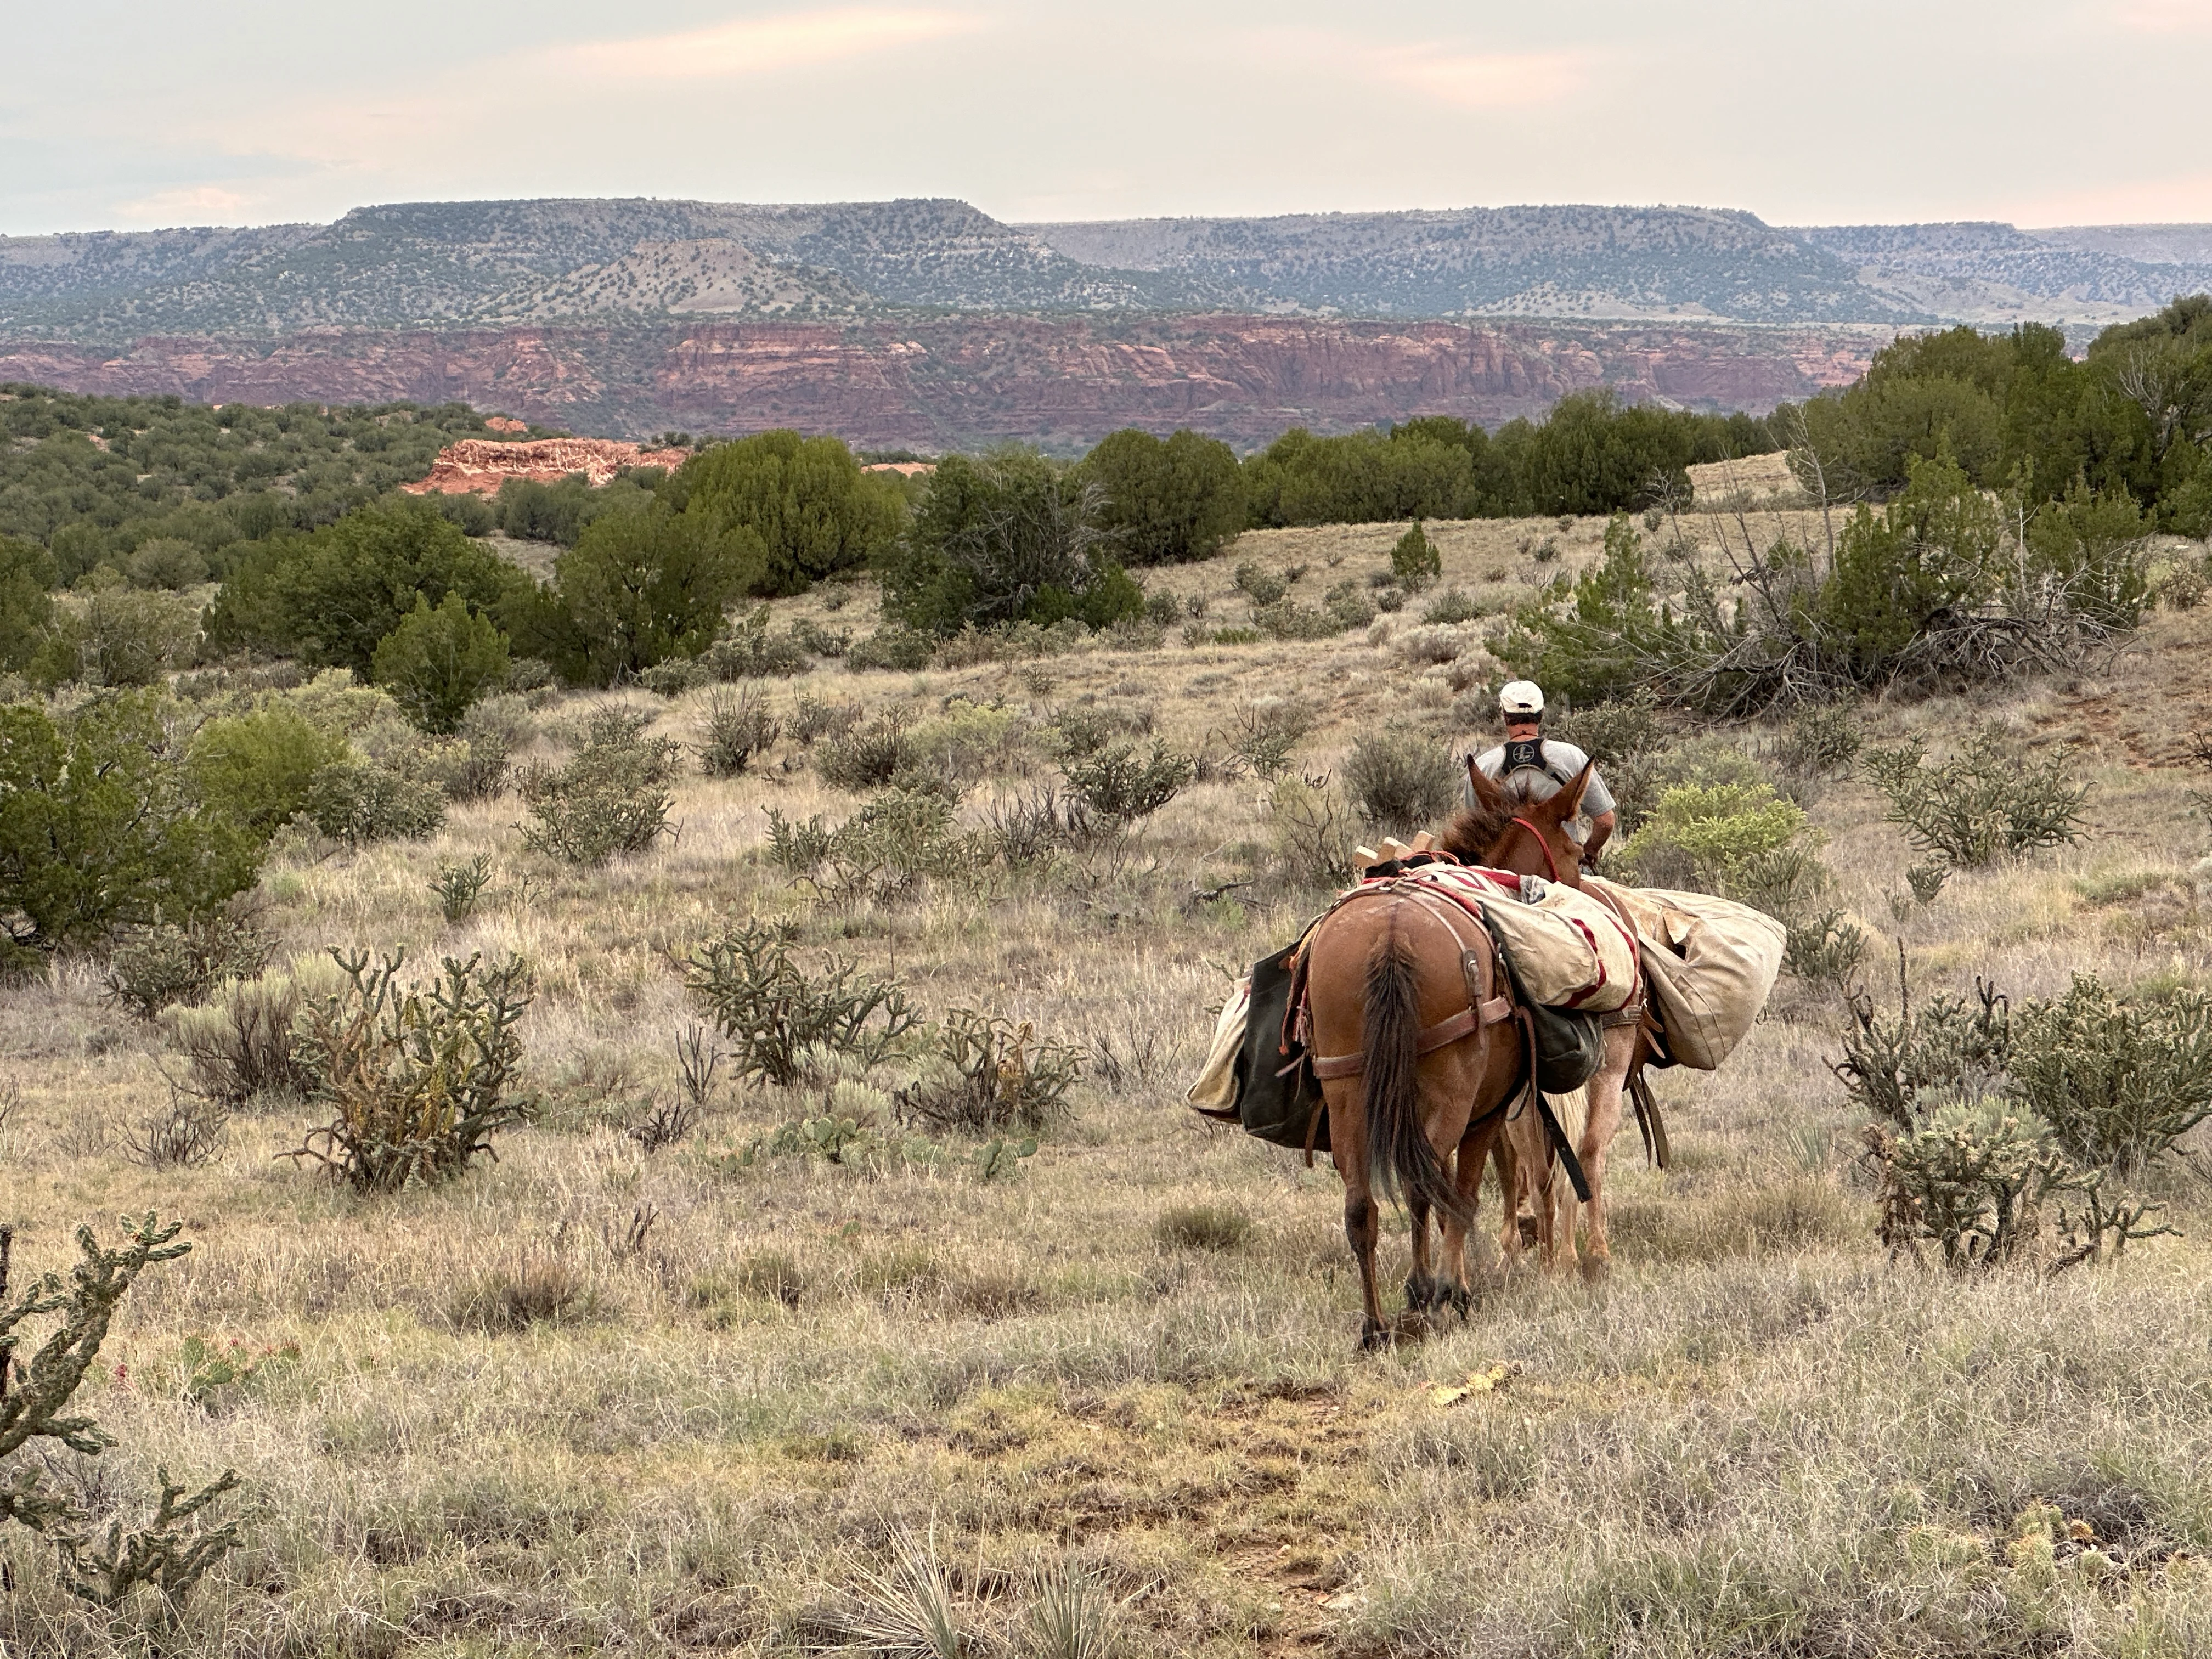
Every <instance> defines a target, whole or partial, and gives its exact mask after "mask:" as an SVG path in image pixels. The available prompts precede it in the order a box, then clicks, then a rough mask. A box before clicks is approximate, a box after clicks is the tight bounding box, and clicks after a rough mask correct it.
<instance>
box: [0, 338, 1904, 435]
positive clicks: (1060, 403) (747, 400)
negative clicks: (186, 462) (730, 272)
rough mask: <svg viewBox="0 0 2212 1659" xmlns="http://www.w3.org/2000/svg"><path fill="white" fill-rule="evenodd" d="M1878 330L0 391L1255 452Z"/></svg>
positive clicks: (143, 367) (710, 348)
mask: <svg viewBox="0 0 2212 1659" xmlns="http://www.w3.org/2000/svg"><path fill="white" fill-rule="evenodd" d="M1885 337H1886V336H1885V335H1883V334H1881V333H1879V332H1875V331H1866V330H1857V329H1841V328H1826V329H1814V328H1803V329H1756V328H1744V327H1722V326H1699V325H1679V324H1570V323H1557V324H1554V323H1546V322H1527V323H1522V322H1517V321H1513V322H1499V323H1494V324H1484V325H1480V326H1462V325H1458V324H1452V323H1379V322H1349V321H1335V320H1316V319H1290V318H1258V317H1164V318H1149V319H1136V320H1121V319H1090V318H1064V317H1052V318H1038V317H994V318H983V317H960V318H952V319H942V320H933V321H927V322H912V323H906V324H897V323H869V324H863V325H852V326H838V325H816V324H805V323H702V324H696V325H678V324H672V323H671V324H654V325H637V326H634V327H622V328H617V327H599V328H586V327H552V326H544V327H537V326H533V327H527V328H508V329H485V330H461V331H453V332H450V333H439V332H431V331H415V332H406V333H373V332H366V331H320V332H307V333H301V334H296V335H293V336H289V337H286V338H284V339H283V340H281V341H279V342H277V343H275V344H273V345H265V344H258V343H246V342H239V341H216V340H206V339H178V338H165V337H149V338H146V339H142V340H140V341H137V343H134V344H133V345H131V347H130V348H128V349H125V350H123V351H120V352H114V353H110V352H104V351H100V350H98V349H92V348H87V347H81V346H75V345H48V344H40V343H13V344H9V343H0V380H31V381H36V382H40V383H42V384H45V385H49V386H62V387H64V388H66V389H69V390H72V391H79V392H112V393H155V392H175V393H178V394H179V395H181V396H184V397H187V398H195V399H198V400H202V401H206V402H213V403H231V402H244V403H258V404H276V403H285V402H290V401H293V400H295V399H312V400H313V401H316V402H329V403H337V402H356V401H383V400H392V399H400V398H410V399H413V400H416V401H417V402H422V403H443V402H446V401H447V400H449V399H455V398H458V399H462V400H465V401H466V402H469V403H472V404H477V405H478V406H480V407H485V408H497V409H504V410H512V411H513V412H515V413H517V414H520V415H523V416H527V417H528V418H530V419H531V420H532V421H538V422H545V423H547V424H552V425H558V426H564V427H567V428H570V429H571V430H575V431H582V432H594V433H605V434H610V435H614V434H622V433H637V432H646V431H653V430H656V429H659V428H664V427H669V426H680V427H685V428H690V429H691V430H693V431H700V432H708V433H720V434H734V433H739V432H748V431H758V430H762V429H763V428H769V427H778V426H789V427H797V428H801V429H802V430H810V431H827V432H836V433H839V434H842V435H844V436H845V437H847V438H848V439H850V440H852V441H854V442H856V443H861V444H866V445H871V446H878V445H879V446H884V447H890V446H895V445H896V446H914V447H931V448H933V447H950V446H953V445H959V444H972V443H978V442H988V441H996V440H1003V439H1009V438H1012V439H1024V440H1030V441H1038V442H1043V443H1049V444H1060V445H1073V444H1087V443H1090V442H1092V441H1095V440H1097V438H1099V437H1101V436H1103V435H1104V434H1105V433H1107V432H1109V431H1112V430H1113V429H1114V428H1117V427H1122V426H1145V427H1152V428H1158V429H1163V430H1164V429H1165V428H1170V427H1174V426H1178V425H1189V426H1197V427H1200V428H1204V429H1206V430H1207V431H1209V432H1212V433H1215V434H1217V435H1220V436H1222V437H1225V438H1227V439H1230V440H1231V441H1234V442H1237V443H1243V444H1250V443H1258V442H1263V441H1267V440H1268V439H1271V438H1273V436H1274V435H1276V434H1278V433H1279V432H1280V431H1281V430H1282V429H1283V428H1285V427H1287V426H1293V425H1305V426H1310V427H1313V428H1316V429H1319V430H1332V429H1334V430H1342V429H1345V428H1352V427H1358V426H1365V425H1369V424H1371V423H1373V422H1377V421H1383V420H1403V419H1406V418H1407V417H1409V416H1415V415H1430V414H1449V415H1458V416H1463V417H1466V418H1468V419H1473V420H1478V421H1483V422H1491V423H1495V422H1498V421H1502V420H1506V419H1510V418H1511V417H1512V416H1516V415H1536V414H1541V412H1542V411H1543V410H1545V409H1546V408H1547V407H1548V406H1549V405H1550V404H1552V403H1553V402H1554V401H1555V400H1557V399H1558V398H1559V397H1561V396H1562V395H1564V394H1565V393H1567V392H1575V391H1580V390H1583V389H1585V388H1588V387H1592V386H1612V387H1613V388H1614V389H1615V390H1616V391H1618V392H1620V395H1621V396H1622V397H1624V398H1630V399H1647V398H1663V399H1667V400H1669V401H1673V402H1678V403H1683V404H1692V405H1700V406H1710V407H1719V408H1725V409H1750V410H1765V409H1768V408H1771V407H1772V406H1773V405H1774V404H1776V403H1777V402H1778V401H1781V400H1783V399H1784V398H1803V397H1806V396H1808V395H1809V394H1811V393H1812V392H1817V391H1819V390H1820V388H1821V387H1823V386H1834V385H1838V384H1843V383H1846V382H1848V381H1850V380H1852V379H1854V378H1856V377H1857V374H1859V373H1860V372H1861V371H1862V370H1863V368H1865V366H1866V363H1867V361H1868V358H1869V356H1871V354H1872V352H1873V351H1874V349H1875V347H1876V346H1878V345H1879V344H1881V343H1882V340H1883V339H1884V338H1885Z"/></svg>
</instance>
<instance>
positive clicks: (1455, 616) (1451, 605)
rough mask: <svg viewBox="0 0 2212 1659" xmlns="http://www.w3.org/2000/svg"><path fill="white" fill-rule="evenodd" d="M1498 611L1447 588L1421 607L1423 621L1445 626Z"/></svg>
mask: <svg viewBox="0 0 2212 1659" xmlns="http://www.w3.org/2000/svg"><path fill="white" fill-rule="evenodd" d="M1498 609H1499V607H1498V605H1492V604H1491V603H1489V602H1488V601H1486V600H1485V599H1481V598H1480V597H1478V596H1477V595H1475V594H1473V593H1469V592H1466V591H1465V590H1464V589H1462V588H1457V587H1447V588H1446V589H1444V591H1443V592H1441V593H1439V594H1437V596H1436V598H1434V599H1431V600H1430V601H1429V602H1428V603H1427V604H1426V605H1423V606H1422V607H1421V620H1422V621H1423V622H1425V623H1438V624H1444V625H1449V624H1451V623H1470V622H1480V621H1481V620H1482V619H1483V618H1484V617H1488V616H1494V615H1495V614H1496V613H1497V612H1498ZM1568 741H1571V739H1568Z"/></svg>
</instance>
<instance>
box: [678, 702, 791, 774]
mask: <svg viewBox="0 0 2212 1659" xmlns="http://www.w3.org/2000/svg"><path fill="white" fill-rule="evenodd" d="M698 730H699V741H698V742H697V743H696V744H693V745H692V746H693V748H694V750H696V752H697V754H698V757H699V769H700V770H701V771H702V772H704V773H705V774H706V775H708V777H710V778H734V777H738V776H741V775H743V774H744V769H745V768H746V767H748V766H750V765H751V764H752V760H753V757H754V756H756V755H763V754H766V753H767V752H768V750H769V749H770V748H771V747H773V746H774V744H775V740H776V738H777V736H778V735H779V733H780V732H781V730H782V726H781V723H780V722H779V721H778V720H776V718H775V715H773V714H769V711H768V704H767V703H766V702H764V701H763V700H762V699H761V698H760V697H758V696H756V695H755V694H754V693H753V692H751V691H750V690H745V691H738V692H734V693H732V692H728V691H717V692H716V693H714V696H711V697H709V698H708V699H707V707H706V709H705V711H704V712H703V713H702V714H701V715H700V717H699V727H698Z"/></svg>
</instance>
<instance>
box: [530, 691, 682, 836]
mask: <svg viewBox="0 0 2212 1659" xmlns="http://www.w3.org/2000/svg"><path fill="white" fill-rule="evenodd" d="M674 751H675V745H674V744H669V743H666V742H665V740H660V741H648V740H647V739H646V738H644V737H643V736H642V734H641V728H640V726H639V725H638V724H637V723H636V722H635V721H634V720H631V719H630V718H629V717H628V716H627V715H625V714H623V712H622V711H621V710H619V709H614V708H609V709H602V710H601V711H599V714H597V715H595V716H594V717H593V720H592V723H591V724H590V725H589V726H587V728H586V741H585V744H584V746H583V747H582V748H580V749H579V750H577V751H576V752H575V754H574V755H573V756H571V757H569V759H568V763H567V764H566V765H564V766H560V767H538V768H534V769H531V770H529V771H527V772H526V773H525V775H524V776H523V778H522V781H521V788H522V799H523V800H524V802H525V803H526V805H528V807H529V810H530V815H531V817H532V820H533V822H532V823H527V824H525V825H524V826H522V839H523V840H524V842H526V843H527V844H528V845H529V846H530V847H531V848H533V849H534V850H536V851H538V852H540V853H544V854H546V855H547V856H549V857H551V858H556V859H559V860H562V862H564V863H568V864H577V865H583V866H596V865H601V864H605V862H606V861H607V860H609V859H611V858H612V857H613V856H614V855H615V854H617V853H623V854H635V853H642V852H644V851H645V850H647V848H650V847H651V846H652V845H653V842H656V841H658V840H659V838H660V837H661V836H662V835H663V834H664V833H665V831H666V830H667V828H668V809H669V806H670V805H671V803H672V798H671V796H670V794H669V793H668V790H667V787H666V780H667V777H668V774H669V769H670V767H671V763H672V759H673V753H674Z"/></svg>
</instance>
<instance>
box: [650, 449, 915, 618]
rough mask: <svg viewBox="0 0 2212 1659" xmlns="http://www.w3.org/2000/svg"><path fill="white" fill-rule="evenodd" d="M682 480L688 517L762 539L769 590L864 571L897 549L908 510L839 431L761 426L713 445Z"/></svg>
mask: <svg viewBox="0 0 2212 1659" xmlns="http://www.w3.org/2000/svg"><path fill="white" fill-rule="evenodd" d="M677 482H678V483H679V484H680V486H681V487H682V488H683V489H684V492H685V493H686V495H688V498H689V505H688V506H687V507H686V509H685V510H686V513H687V514H688V515H690V516H692V517H696V518H700V519H702V520H706V521H708V522H709V523H712V524H715V525H719V526H721V527H723V528H724V529H726V530H735V531H740V532H744V534H746V535H747V536H750V537H752V538H757V540H758V542H759V544H760V548H761V551H762V559H763V566H762V570H761V573H760V574H759V576H758V577H757V579H756V584H757V591H758V592H763V593H799V592H805V590H806V589H807V588H808V587H809V586H811V585H812V584H814V583H815V582H817V581H819V580H822V579H823V577H825V576H831V575H836V574H839V573H841V572H843V571H848V570H858V569H860V568H864V567H865V566H866V565H867V564H868V563H869V562H870V561H871V560H872V559H873V558H875V557H876V556H878V554H879V553H881V552H883V551H884V550H886V549H887V548H889V547H890V544H891V543H892V542H893V540H894V539H895V538H896V536H897V534H898V531H899V526H900V522H901V520H902V519H903V518H904V517H905V510H904V498H903V497H902V495H901V494H900V492H899V490H898V489H897V488H896V485H892V484H889V483H886V482H885V481H884V479H883V478H881V477H878V476H876V475H873V474H870V473H865V472H862V471H860V464H859V463H858V462H857V461H855V460H854V458H853V453H852V451H850V450H849V449H848V448H847V447H845V445H844V443H843V442H842V441H841V440H839V439H836V438H802V437H800V436H799V435H798V434H797V433H795V432H762V433H757V434H755V435H753V436H751V437H749V438H740V439H738V440H737V441H735V442H733V443H724V444H715V445H713V446H712V447H708V448H707V449H704V450H702V451H701V452H700V453H698V454H697V455H695V456H694V457H692V459H690V460H689V461H687V462H685V463H684V468H683V471H681V472H679V473H678V475H677Z"/></svg>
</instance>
